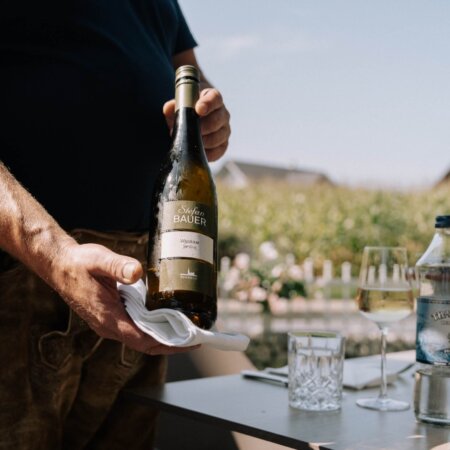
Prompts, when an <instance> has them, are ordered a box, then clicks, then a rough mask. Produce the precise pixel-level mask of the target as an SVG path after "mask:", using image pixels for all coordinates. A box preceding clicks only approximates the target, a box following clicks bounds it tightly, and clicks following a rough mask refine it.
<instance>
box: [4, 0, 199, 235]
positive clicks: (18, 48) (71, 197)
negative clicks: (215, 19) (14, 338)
mask: <svg viewBox="0 0 450 450" xmlns="http://www.w3.org/2000/svg"><path fill="white" fill-rule="evenodd" d="M195 45H196V42H195V40H194V38H193V36H192V34H191V32H190V31H189V28H188V26H187V24H186V22H185V19H184V17H183V15H182V12H181V10H180V7H179V5H178V3H177V1H176V0H41V1H36V0H14V1H11V2H9V1H8V2H2V4H1V5H0V90H1V94H0V108H1V110H2V116H3V117H4V119H3V120H2V121H1V122H0V160H2V161H3V162H4V164H5V165H6V166H7V167H8V168H9V169H10V170H11V172H12V173H13V175H14V176H15V177H16V178H17V179H18V180H19V181H20V182H21V183H22V184H23V185H24V186H25V187H26V188H27V189H28V190H29V191H30V192H31V193H32V194H33V196H34V197H35V198H36V199H37V200H38V201H39V202H40V203H41V204H42V205H43V206H44V207H45V208H46V209H47V211H48V212H49V213H50V214H51V215H52V216H53V217H54V218H55V219H56V220H57V221H58V222H59V223H60V224H61V225H62V226H63V227H64V228H66V229H72V228H77V227H84V228H93V229H97V230H135V231H137V230H146V229H147V228H148V223H149V215H150V214H151V212H150V199H151V193H152V189H153V186H154V182H155V179H156V177H157V174H158V172H159V169H160V166H161V164H162V162H163V160H164V158H165V157H166V155H167V153H168V150H169V148H170V136H169V130H168V128H167V125H166V122H165V119H164V116H163V114H162V106H163V104H164V102H165V101H167V100H168V99H171V98H173V96H174V69H173V66H172V56H173V55H174V54H177V53H179V52H181V51H184V50H187V49H190V48H193V47H195Z"/></svg>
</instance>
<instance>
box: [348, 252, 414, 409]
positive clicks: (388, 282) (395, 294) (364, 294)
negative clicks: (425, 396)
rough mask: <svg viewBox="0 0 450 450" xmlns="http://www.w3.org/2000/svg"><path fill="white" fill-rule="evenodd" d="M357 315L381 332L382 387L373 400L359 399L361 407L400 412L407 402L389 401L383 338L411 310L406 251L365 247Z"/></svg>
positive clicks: (410, 290)
mask: <svg viewBox="0 0 450 450" xmlns="http://www.w3.org/2000/svg"><path fill="white" fill-rule="evenodd" d="M356 303H357V306H358V309H359V311H360V313H361V314H362V315H363V316H364V317H366V318H367V319H369V320H371V321H372V322H375V323H376V324H377V325H378V327H379V329H380V331H381V384H380V393H379V395H378V397H375V398H365V399H359V400H358V401H357V404H358V405H359V406H361V407H364V408H369V409H376V410H381V411H402V410H405V409H408V408H409V403H407V402H404V401H399V400H394V399H391V398H388V396H387V380H386V337H387V334H388V329H389V326H390V325H391V324H392V323H395V322H398V321H399V320H402V319H404V318H406V317H408V316H409V315H410V314H411V312H412V311H413V309H414V298H413V292H412V286H411V278H410V275H409V266H408V258H407V252H406V249H405V248H403V247H369V246H368V247H365V248H364V251H363V257H362V262H361V269H360V275H359V282H358V291H357V294H356Z"/></svg>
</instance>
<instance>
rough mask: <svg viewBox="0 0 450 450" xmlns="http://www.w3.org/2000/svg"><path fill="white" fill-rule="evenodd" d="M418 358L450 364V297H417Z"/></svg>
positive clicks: (427, 361) (419, 360)
mask: <svg viewBox="0 0 450 450" xmlns="http://www.w3.org/2000/svg"><path fill="white" fill-rule="evenodd" d="M416 360H417V361H418V362H421V363H425V364H436V365H450V299H442V298H441V299H437V298H432V297H418V298H417V332H416Z"/></svg>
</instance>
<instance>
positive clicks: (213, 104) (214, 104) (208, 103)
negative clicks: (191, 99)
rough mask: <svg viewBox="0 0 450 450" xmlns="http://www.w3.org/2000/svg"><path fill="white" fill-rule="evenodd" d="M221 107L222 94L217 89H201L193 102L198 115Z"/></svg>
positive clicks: (203, 114)
mask: <svg viewBox="0 0 450 450" xmlns="http://www.w3.org/2000/svg"><path fill="white" fill-rule="evenodd" d="M222 107H223V99H222V95H221V94H220V92H219V91H218V90H217V89H214V88H208V89H203V91H202V92H201V93H200V98H199V99H198V101H197V103H196V104H195V111H196V112H197V114H198V115H199V116H206V115H207V114H210V113H211V112H212V111H215V110H216V109H220V108H222Z"/></svg>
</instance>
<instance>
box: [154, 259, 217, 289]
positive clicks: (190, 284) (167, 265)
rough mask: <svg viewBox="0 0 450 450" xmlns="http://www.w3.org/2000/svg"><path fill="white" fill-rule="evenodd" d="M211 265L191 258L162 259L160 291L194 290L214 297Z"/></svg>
mask: <svg viewBox="0 0 450 450" xmlns="http://www.w3.org/2000/svg"><path fill="white" fill-rule="evenodd" d="M213 275H214V274H213V266H212V265H210V264H205V263H202V262H200V261H195V260H192V259H163V260H162V261H161V265H160V275H159V290H160V291H195V292H200V293H202V294H205V295H208V296H210V297H214V290H215V286H214V285H213V283H212V282H211V280H214V278H213Z"/></svg>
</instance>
